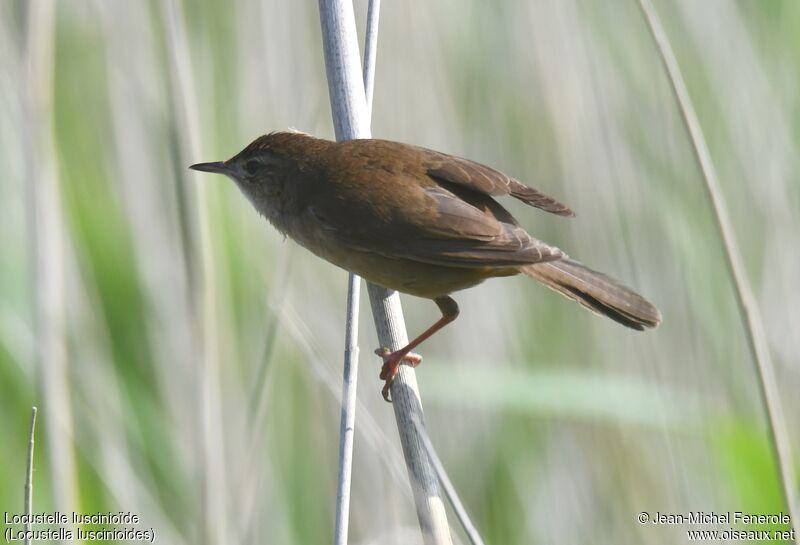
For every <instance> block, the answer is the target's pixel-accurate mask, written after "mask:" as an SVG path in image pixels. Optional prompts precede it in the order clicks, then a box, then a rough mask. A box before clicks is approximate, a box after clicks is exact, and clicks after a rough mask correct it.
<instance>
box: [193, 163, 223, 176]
mask: <svg viewBox="0 0 800 545" xmlns="http://www.w3.org/2000/svg"><path fill="white" fill-rule="evenodd" d="M189 168H191V169H192V170H199V171H200V172H213V173H214V174H226V175H229V176H230V175H231V174H232V173H233V172H232V170H231V168H230V167H228V166H227V165H226V164H225V163H223V162H222V161H214V162H213V163H197V164H196V165H192V166H190V167H189Z"/></svg>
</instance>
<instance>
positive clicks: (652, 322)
mask: <svg viewBox="0 0 800 545" xmlns="http://www.w3.org/2000/svg"><path fill="white" fill-rule="evenodd" d="M521 271H522V272H523V273H525V274H527V275H528V276H530V277H531V278H534V279H536V280H538V281H539V282H541V283H542V284H544V285H545V286H547V287H548V288H550V289H552V290H555V291H557V292H558V293H560V294H561V295H563V296H565V297H568V298H569V299H572V300H573V301H577V302H578V303H580V304H581V305H582V306H584V307H586V308H587V309H589V310H591V311H592V312H594V313H595V314H602V315H603V316H608V317H609V318H611V319H612V320H614V321H616V322H619V323H621V324H622V325H624V326H627V327H630V328H632V329H638V330H639V331H641V330H644V328H646V327H656V326H657V325H658V323H659V322H660V321H661V313H660V312H659V311H658V309H657V308H656V307H655V306H653V305H652V304H651V303H650V302H649V301H647V300H646V299H645V298H644V297H642V296H641V295H639V294H638V293H636V292H634V291H632V290H630V289H629V288H626V287H625V286H623V285H622V284H620V283H619V282H617V281H616V280H614V279H613V278H610V277H608V276H606V275H604V274H603V273H599V272H597V271H593V270H592V269H590V268H588V267H585V266H584V265H582V264H580V263H578V262H577V261H573V260H571V259H567V258H564V259H559V260H557V261H548V262H545V263H536V264H534V265H526V266H525V267H522V269H521Z"/></svg>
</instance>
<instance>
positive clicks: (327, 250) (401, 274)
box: [292, 231, 519, 299]
mask: <svg viewBox="0 0 800 545" xmlns="http://www.w3.org/2000/svg"><path fill="white" fill-rule="evenodd" d="M305 233H308V231H305ZM292 235H293V234H292ZM292 238H293V239H294V240H295V241H297V242H298V243H299V244H300V245H301V246H304V247H305V248H306V249H308V250H310V251H311V252H313V253H314V254H316V255H317V256H319V257H321V258H322V259H324V260H326V261H328V262H330V263H333V264H334V265H337V266H339V267H341V268H342V269H345V270H347V271H350V272H353V273H355V274H357V275H359V276H361V277H362V278H364V279H365V280H367V281H368V282H372V283H373V284H377V285H379V286H383V287H385V288H391V289H394V290H397V291H400V292H403V293H408V294H410V295H416V296H417V297H425V298H428V299H433V298H436V297H440V296H442V295H447V294H449V293H452V292H454V291H459V290H463V289H466V288H470V287H472V286H475V285H477V284H480V283H481V282H483V281H484V280H486V279H487V278H492V277H495V276H511V275H514V274H517V273H518V272H519V270H518V269H516V268H507V267H506V268H499V267H448V266H444V265H436V264H432V263H424V262H421V261H414V260H412V259H406V258H397V257H392V256H386V255H382V254H379V253H376V252H370V251H365V250H358V249H354V248H352V247H350V246H346V245H343V244H342V243H341V242H340V241H338V240H337V239H336V238H335V237H332V236H325V235H324V234H322V233H319V232H318V233H316V236H313V237H308V236H305V237H303V236H302V235H301V236H292Z"/></svg>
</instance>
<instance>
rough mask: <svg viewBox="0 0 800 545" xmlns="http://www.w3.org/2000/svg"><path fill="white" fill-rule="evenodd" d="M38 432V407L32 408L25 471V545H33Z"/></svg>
mask: <svg viewBox="0 0 800 545" xmlns="http://www.w3.org/2000/svg"><path fill="white" fill-rule="evenodd" d="M35 431H36V407H32V408H31V427H30V432H29V434H28V463H27V464H26V470H25V514H26V515H27V517H26V519H25V545H31V535H32V534H31V530H32V529H33V525H32V524H31V514H32V513H33V437H34V432H35Z"/></svg>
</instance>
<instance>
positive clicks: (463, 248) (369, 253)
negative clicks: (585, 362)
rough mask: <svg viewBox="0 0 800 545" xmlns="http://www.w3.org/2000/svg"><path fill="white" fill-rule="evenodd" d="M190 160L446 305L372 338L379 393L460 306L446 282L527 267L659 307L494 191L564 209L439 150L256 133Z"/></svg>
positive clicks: (306, 240)
mask: <svg viewBox="0 0 800 545" xmlns="http://www.w3.org/2000/svg"><path fill="white" fill-rule="evenodd" d="M190 168H193V169H195V170H200V171H204V172H215V173H219V174H225V175H226V176H228V177H230V178H232V179H233V180H234V181H235V182H236V185H238V186H239V189H240V190H241V191H242V193H244V195H245V196H246V197H247V198H248V199H249V200H250V202H252V203H253V206H255V208H256V210H258V211H259V212H260V213H261V214H262V215H263V216H264V217H266V218H267V219H268V220H269V221H270V223H272V225H274V226H275V227H276V228H277V229H278V230H279V231H280V232H281V233H283V234H285V235H288V236H289V237H291V238H292V239H294V240H295V241H296V242H298V243H299V244H300V245H301V246H304V247H306V248H307V249H309V250H311V251H312V252H313V253H315V254H316V255H318V256H319V257H321V258H323V259H325V260H327V261H330V262H331V263H333V264H334V265H338V266H339V267H341V268H343V269H346V270H348V271H351V272H354V273H356V274H358V275H359V276H361V277H363V278H365V279H366V280H368V281H369V282H372V283H374V284H378V285H379V286H384V287H386V288H391V289H395V290H398V291H400V292H403V293H408V294H411V295H416V296H418V297H425V298H428V299H433V301H434V302H435V303H436V304H437V306H438V307H439V309H440V310H441V312H442V317H441V319H439V320H438V321H437V322H436V323H435V324H433V325H432V326H431V327H430V328H428V329H427V330H425V332H423V333H422V334H421V335H419V336H418V337H417V338H416V339H414V340H413V341H411V342H410V343H408V345H407V346H405V347H403V348H401V349H400V350H397V351H395V352H390V351H389V350H386V349H378V350H376V351H375V352H376V354H378V355H380V356H381V357H382V358H383V361H384V364H383V368H382V369H381V374H380V378H381V379H383V380H385V381H386V382H385V385H384V387H383V391H382V393H383V397H384V398H385V399H386V400H387V401H389V389H390V387H391V384H392V381H393V380H394V378H395V376H396V375H397V371H398V369H399V366H400V364H401V363H402V362H403V361H404V360H405V361H406V362H407V363H409V364H411V365H414V366H416V365H417V364H419V362H420V361H421V357H420V356H418V355H416V354H413V353H412V352H411V351H412V350H413V349H414V348H415V347H417V346H418V345H419V344H420V343H421V342H423V341H424V340H425V339H427V338H428V337H430V336H431V335H433V334H434V333H436V332H437V331H438V330H439V329H441V328H442V327H444V326H445V325H447V324H448V323H450V322H452V321H453V320H455V319H456V317H457V316H458V305H457V304H456V302H455V301H454V300H453V299H452V298H451V297H450V294H451V293H453V292H455V291H458V290H462V289H465V288H469V287H472V286H474V285H476V284H478V283H480V282H482V281H484V280H486V279H487V278H492V277H496V276H512V275H515V274H518V273H523V274H526V275H527V276H530V277H531V278H534V279H535V280H538V281H539V282H541V283H542V284H544V285H545V286H547V287H548V288H551V289H553V290H555V291H557V292H558V293H560V294H562V295H564V296H566V297H568V298H570V299H572V300H574V301H577V302H578V303H580V304H581V305H583V306H584V307H585V308H587V309H589V310H591V311H592V312H594V313H596V314H602V315H604V316H607V317H609V318H611V319H612V320H615V321H617V322H619V323H621V324H622V325H624V326H627V327H630V328H632V329H638V330H643V329H644V328H646V327H655V326H656V325H658V323H659V322H660V321H661V315H660V313H659V312H658V310H657V309H656V308H655V307H654V306H653V305H652V304H650V303H649V302H648V301H646V300H645V299H644V298H643V297H642V296H640V295H638V294H637V293H635V292H633V291H632V290H630V289H628V288H626V287H625V286H623V285H622V284H620V283H619V282H617V281H616V280H614V279H612V278H610V277H608V276H606V275H604V274H602V273H599V272H596V271H593V270H591V269H589V268H588V267H585V266H584V265H581V264H580V263H578V262H577V261H574V260H572V259H569V258H568V257H567V255H566V254H565V253H564V252H562V251H561V250H559V249H558V248H556V247H555V246H551V245H549V244H547V243H545V242H542V241H541V240H537V239H535V238H533V237H532V236H531V235H529V234H528V233H527V232H526V231H525V230H524V229H523V228H522V227H520V225H519V223H518V222H517V220H516V219H514V217H513V216H512V215H511V214H510V213H509V212H508V211H507V210H506V209H505V208H503V207H502V206H501V205H500V204H499V203H498V202H497V201H495V200H494V199H493V197H501V196H504V195H510V196H511V197H514V198H516V199H519V200H520V201H522V202H524V203H526V204H529V205H531V206H534V207H536V208H539V209H541V210H545V211H546V212H551V213H553V214H557V215H559V216H574V214H573V212H572V210H570V209H569V208H568V207H567V206H565V205H563V204H561V203H560V202H558V201H556V200H555V199H553V198H551V197H548V196H547V195H545V194H544V193H541V192H540V191H537V190H536V189H534V188H532V187H529V186H526V185H524V184H522V183H521V182H519V181H517V180H515V179H514V178H511V177H510V176H507V175H505V174H503V173H502V172H499V171H497V170H494V169H492V168H489V167H487V166H484V165H482V164H480V163H476V162H474V161H470V160H467V159H461V158H459V157H454V156H452V155H447V154H445V153H439V152H437V151H433V150H429V149H425V148H421V147H417V146H411V145H408V144H401V143H398V142H390V141H387V140H377V139H367V140H348V141H344V142H331V141H329V140H323V139H320V138H314V137H312V136H309V135H306V134H302V133H289V132H276V133H271V134H267V135H265V136H261V137H259V138H257V139H256V140H255V141H253V142H252V143H251V144H250V145H249V146H247V147H246V148H245V149H244V150H242V151H241V152H240V153H239V154H237V155H236V156H235V157H233V158H232V159H229V160H228V161H224V162H215V163H200V164H196V165H192V166H191V167H190Z"/></svg>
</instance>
